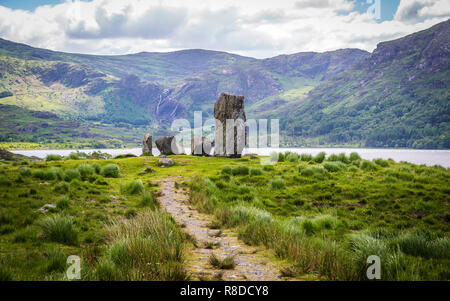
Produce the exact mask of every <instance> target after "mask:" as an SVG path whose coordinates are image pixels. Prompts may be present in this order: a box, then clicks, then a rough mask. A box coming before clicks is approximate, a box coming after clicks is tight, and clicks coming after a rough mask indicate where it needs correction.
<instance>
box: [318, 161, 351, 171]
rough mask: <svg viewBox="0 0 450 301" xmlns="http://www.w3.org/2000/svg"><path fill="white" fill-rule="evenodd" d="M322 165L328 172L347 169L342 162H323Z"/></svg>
mask: <svg viewBox="0 0 450 301" xmlns="http://www.w3.org/2000/svg"><path fill="white" fill-rule="evenodd" d="M323 167H324V168H325V169H326V170H327V171H329V172H338V171H341V170H346V169H347V167H346V165H345V164H344V163H342V162H325V163H324V164H323Z"/></svg>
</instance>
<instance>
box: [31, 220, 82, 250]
mask: <svg viewBox="0 0 450 301" xmlns="http://www.w3.org/2000/svg"><path fill="white" fill-rule="evenodd" d="M39 225H40V227H41V229H42V232H43V236H44V238H45V239H47V240H49V241H54V242H59V243H62V244H67V245H77V244H78V232H77V231H76V229H75V226H74V220H73V219H72V218H71V217H70V216H65V215H60V214H55V215H53V216H49V217H46V218H44V219H43V220H41V222H40V223H39Z"/></svg>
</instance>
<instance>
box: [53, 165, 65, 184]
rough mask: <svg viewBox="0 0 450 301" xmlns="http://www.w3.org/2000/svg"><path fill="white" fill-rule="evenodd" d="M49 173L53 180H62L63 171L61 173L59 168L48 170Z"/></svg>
mask: <svg viewBox="0 0 450 301" xmlns="http://www.w3.org/2000/svg"><path fill="white" fill-rule="evenodd" d="M49 172H50V173H52V174H53V175H54V176H53V177H54V178H55V179H56V180H60V181H61V180H64V176H65V175H64V171H62V169H61V168H59V167H52V168H50V170H49Z"/></svg>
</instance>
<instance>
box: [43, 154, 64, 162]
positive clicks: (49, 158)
mask: <svg viewBox="0 0 450 301" xmlns="http://www.w3.org/2000/svg"><path fill="white" fill-rule="evenodd" d="M60 160H62V157H61V156H60V155H53V154H49V155H47V157H46V158H45V161H60Z"/></svg>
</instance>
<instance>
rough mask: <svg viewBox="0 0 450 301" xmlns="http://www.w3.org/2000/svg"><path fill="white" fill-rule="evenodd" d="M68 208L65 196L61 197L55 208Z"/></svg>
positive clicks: (67, 199) (67, 200) (68, 204)
mask: <svg viewBox="0 0 450 301" xmlns="http://www.w3.org/2000/svg"><path fill="white" fill-rule="evenodd" d="M69 207H70V200H69V198H68V197H67V196H63V197H61V198H60V199H59V200H58V201H56V208H58V209H62V210H64V209H67V208H69Z"/></svg>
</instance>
